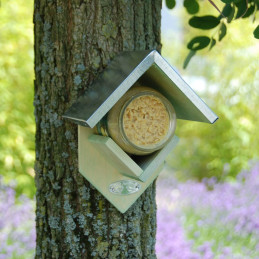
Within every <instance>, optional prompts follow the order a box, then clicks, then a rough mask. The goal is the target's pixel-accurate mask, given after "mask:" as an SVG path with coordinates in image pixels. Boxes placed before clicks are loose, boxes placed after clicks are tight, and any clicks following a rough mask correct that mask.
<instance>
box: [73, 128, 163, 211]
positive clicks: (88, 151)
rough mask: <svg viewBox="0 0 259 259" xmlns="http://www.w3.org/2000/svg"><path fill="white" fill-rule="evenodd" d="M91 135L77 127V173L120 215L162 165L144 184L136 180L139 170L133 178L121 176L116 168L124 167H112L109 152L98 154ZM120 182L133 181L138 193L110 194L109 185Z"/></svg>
mask: <svg viewBox="0 0 259 259" xmlns="http://www.w3.org/2000/svg"><path fill="white" fill-rule="evenodd" d="M91 135H93V129H90V128H87V127H83V126H78V153H79V154H78V159H79V172H80V173H81V174H82V175H83V176H84V177H85V178H86V179H87V180H88V181H89V182H90V183H91V184H92V185H93V186H94V187H95V188H96V189H97V190H98V191H99V192H100V193H102V194H103V195H104V197H105V198H106V199H107V200H108V201H109V202H111V203H112V204H113V205H114V206H115V207H116V208H117V209H118V210H119V211H120V212H121V213H124V212H126V211H127V210H128V209H129V207H130V206H131V205H132V204H133V203H134V202H135V201H136V200H137V199H138V198H139V196H140V195H141V194H142V193H143V192H144V191H145V190H146V189H147V187H148V186H149V185H150V184H151V183H152V182H153V181H154V180H155V179H156V177H157V176H158V175H159V173H160V172H161V170H162V168H163V163H162V165H160V166H158V167H157V168H156V169H155V170H154V171H153V172H152V174H151V175H149V177H148V178H147V179H146V181H145V182H142V181H141V180H137V179H136V177H137V175H136V174H139V173H140V170H137V171H136V173H135V175H134V176H133V177H130V176H127V175H123V174H121V172H120V171H119V170H118V168H122V167H124V166H125V165H122V164H120V166H119V167H117V166H114V161H113V162H111V157H112V156H114V154H112V153H110V152H100V148H99V147H98V146H99V145H98V144H97V143H95V142H92V141H89V137H90V136H91ZM123 152H124V151H123ZM125 154H126V153H125ZM115 157H116V156H115ZM113 159H114V157H113ZM115 161H116V160H115ZM124 168H125V167H124ZM129 172H130V171H129ZM131 172H132V170H131ZM121 180H134V181H135V182H137V183H138V184H139V185H140V186H141V188H140V190H139V191H138V192H135V193H133V194H129V195H118V194H113V193H111V192H110V190H109V186H110V184H112V183H114V182H117V181H121Z"/></svg>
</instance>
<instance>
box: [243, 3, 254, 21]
mask: <svg viewBox="0 0 259 259" xmlns="http://www.w3.org/2000/svg"><path fill="white" fill-rule="evenodd" d="M254 10H255V5H251V6H250V7H249V8H248V9H247V11H246V13H245V14H244V15H243V16H242V18H247V17H249V16H250V15H252V14H253V13H254Z"/></svg>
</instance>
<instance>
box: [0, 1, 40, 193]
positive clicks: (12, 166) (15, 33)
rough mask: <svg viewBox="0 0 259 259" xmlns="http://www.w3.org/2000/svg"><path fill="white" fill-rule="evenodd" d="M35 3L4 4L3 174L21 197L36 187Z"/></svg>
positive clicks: (0, 79) (0, 60)
mask: <svg viewBox="0 0 259 259" xmlns="http://www.w3.org/2000/svg"><path fill="white" fill-rule="evenodd" d="M32 7H33V1H22V0H15V1H7V0H2V1H1V8H0V28H1V30H0V39H1V41H0V96H1V102H0V149H1V152H0V174H1V175H3V176H4V180H5V181H6V182H8V181H11V180H15V181H17V191H18V193H17V194H18V195H19V194H20V193H21V192H23V193H25V194H27V195H29V196H32V195H33V194H34V192H35V187H34V178H33V176H34V171H33V163H34V133H35V127H34V117H33V105H32V102H33V25H32Z"/></svg>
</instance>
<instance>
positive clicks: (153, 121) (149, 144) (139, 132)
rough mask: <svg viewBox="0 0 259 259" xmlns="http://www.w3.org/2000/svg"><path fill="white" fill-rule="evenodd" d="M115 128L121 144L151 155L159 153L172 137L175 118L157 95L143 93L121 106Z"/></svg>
mask: <svg viewBox="0 0 259 259" xmlns="http://www.w3.org/2000/svg"><path fill="white" fill-rule="evenodd" d="M119 128H120V131H121V135H122V137H123V139H124V141H125V142H127V143H128V144H129V145H131V146H132V147H133V148H135V149H136V150H139V151H143V152H145V153H151V152H154V151H156V150H158V149H161V148H162V147H163V146H164V145H165V144H166V143H167V142H168V141H169V140H170V139H171V137H172V136H173V134H174V131H175V128H176V114H175V111H174V108H173V106H172V104H171V103H170V102H169V101H168V100H167V99H166V98H165V97H163V96H162V95H161V94H160V93H158V92H156V91H152V90H145V91H141V92H139V93H137V94H135V95H133V96H132V97H131V98H130V99H128V100H127V101H126V102H125V103H124V105H123V107H122V109H121V112H120V115H119Z"/></svg>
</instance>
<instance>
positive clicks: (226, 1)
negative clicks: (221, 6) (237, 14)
mask: <svg viewBox="0 0 259 259" xmlns="http://www.w3.org/2000/svg"><path fill="white" fill-rule="evenodd" d="M221 2H223V3H225V4H230V3H231V2H233V0H221Z"/></svg>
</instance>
